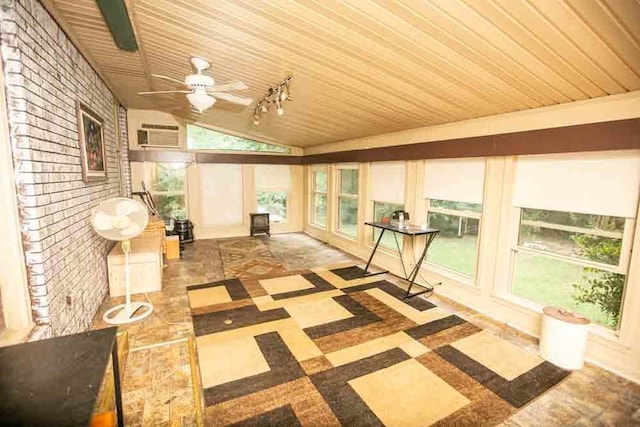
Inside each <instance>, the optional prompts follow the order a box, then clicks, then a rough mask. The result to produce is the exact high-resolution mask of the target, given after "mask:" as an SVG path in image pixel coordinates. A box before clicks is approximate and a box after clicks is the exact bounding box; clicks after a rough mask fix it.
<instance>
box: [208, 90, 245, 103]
mask: <svg viewBox="0 0 640 427" xmlns="http://www.w3.org/2000/svg"><path fill="white" fill-rule="evenodd" d="M210 94H211V95H213V96H214V97H215V98H218V99H224V100H225V101H229V102H232V103H234V104H240V105H251V104H252V103H253V98H247V97H245V96H238V95H232V94H230V93H225V92H210Z"/></svg>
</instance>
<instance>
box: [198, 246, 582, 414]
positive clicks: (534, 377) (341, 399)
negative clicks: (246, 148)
mask: <svg viewBox="0 0 640 427" xmlns="http://www.w3.org/2000/svg"><path fill="white" fill-rule="evenodd" d="M221 249H222V247H221ZM227 249H228V248H226V250H227ZM226 265H227V261H225V268H226ZM238 273H240V272H238ZM188 289H189V300H190V304H191V307H192V314H193V324H194V328H195V333H196V337H197V338H196V340H197V347H198V357H199V361H200V371H201V374H202V382H203V387H204V391H203V392H204V399H205V406H206V409H205V412H206V421H207V424H208V425H255V426H265V425H278V426H295V425H308V426H332V425H344V426H382V425H388V426H414V425H415V426H424V425H495V424H498V423H500V422H501V421H503V420H505V419H506V418H508V417H509V416H511V415H512V414H514V413H515V412H517V411H518V408H521V407H523V406H524V405H526V404H527V403H529V402H530V401H531V400H533V399H535V398H536V397H538V396H540V395H541V394H542V393H544V392H545V391H547V390H548V389H550V388H551V387H553V386H554V385H556V384H558V383H559V382H560V381H562V380H563V379H564V378H565V377H566V376H567V375H568V374H569V373H568V372H567V371H564V370H562V369H559V368H557V367H555V366H553V365H551V364H549V363H548V362H545V361H543V360H542V359H540V358H539V357H538V356H537V355H536V354H531V353H528V352H527V351H525V350H524V349H522V348H520V347H518V346H516V345H514V344H512V343H511V342H509V341H506V340H504V339H502V338H500V337H498V336H497V335H495V334H493V333H492V332H490V331H488V330H482V329H481V328H479V327H477V326H475V325H473V324H471V323H469V322H467V321H465V320H463V319H461V318H460V317H458V316H456V315H453V314H451V313H450V312H448V311H446V310H443V309H441V308H439V307H437V306H435V305H434V304H432V303H430V302H429V301H427V300H425V299H421V298H413V299H410V300H404V299H403V298H402V297H403V293H404V292H403V291H402V290H401V289H400V288H398V287H397V286H396V285H394V284H392V283H389V282H387V281H384V280H380V278H379V277H368V278H358V271H357V270H356V269H355V268H353V267H351V268H342V269H334V270H333V271H332V270H327V269H314V270H312V271H302V272H297V273H292V272H287V273H285V272H281V273H271V274H270V276H269V277H266V278H255V277H252V278H249V277H248V278H235V279H229V280H226V281H222V282H217V283H210V284H204V285H197V286H192V287H189V288H188Z"/></svg>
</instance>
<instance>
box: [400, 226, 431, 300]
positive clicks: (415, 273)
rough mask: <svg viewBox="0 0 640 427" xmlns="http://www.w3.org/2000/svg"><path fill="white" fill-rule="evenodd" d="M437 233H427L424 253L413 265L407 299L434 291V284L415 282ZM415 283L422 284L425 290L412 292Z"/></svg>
mask: <svg viewBox="0 0 640 427" xmlns="http://www.w3.org/2000/svg"><path fill="white" fill-rule="evenodd" d="M435 237H436V235H435V233H433V234H427V235H426V237H425V242H424V250H423V251H422V254H421V255H420V258H419V259H418V262H417V263H416V265H415V266H414V267H413V270H411V273H410V274H409V277H408V280H409V287H408V288H407V294H406V295H405V297H404V298H405V299H408V298H413V297H415V296H417V295H422V294H425V293H427V292H432V291H433V287H432V286H428V287H427V286H422V285H418V284H416V283H415V281H416V278H417V277H418V273H419V272H420V266H422V262H423V261H424V259H425V258H426V256H427V250H428V249H429V246H431V242H433V239H435ZM413 285H416V286H420V287H421V288H425V289H424V290H422V291H420V292H416V293H414V294H412V293H411V288H412V287H413Z"/></svg>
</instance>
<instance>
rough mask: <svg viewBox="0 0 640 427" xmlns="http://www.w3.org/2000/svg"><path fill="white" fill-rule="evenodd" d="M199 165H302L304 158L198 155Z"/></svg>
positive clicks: (252, 155) (254, 155)
mask: <svg viewBox="0 0 640 427" xmlns="http://www.w3.org/2000/svg"><path fill="white" fill-rule="evenodd" d="M196 162H198V163H242V164H269V165H300V164H302V156H277V155H271V154H269V155H267V154H226V153H224V154H220V153H196Z"/></svg>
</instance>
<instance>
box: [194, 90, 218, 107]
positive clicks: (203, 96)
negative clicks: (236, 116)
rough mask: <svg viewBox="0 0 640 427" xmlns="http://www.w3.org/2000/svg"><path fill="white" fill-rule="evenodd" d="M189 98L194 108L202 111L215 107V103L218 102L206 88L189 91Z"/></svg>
mask: <svg viewBox="0 0 640 427" xmlns="http://www.w3.org/2000/svg"><path fill="white" fill-rule="evenodd" d="M187 99H188V100H189V103H190V104H191V105H192V106H193V108H195V109H196V110H198V112H200V113H202V112H204V111H205V110H208V109H209V108H211V107H213V104H215V103H216V99H215V98H214V97H213V96H211V95H209V94H208V93H207V92H206V90H202V89H196V90H195V91H193V92H192V93H188V94H187Z"/></svg>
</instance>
